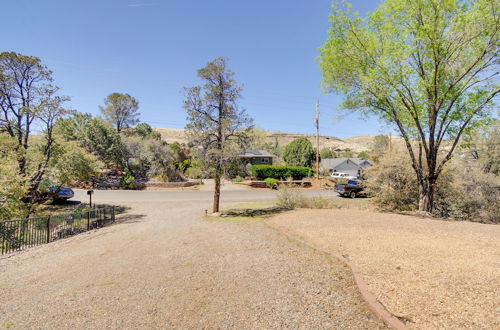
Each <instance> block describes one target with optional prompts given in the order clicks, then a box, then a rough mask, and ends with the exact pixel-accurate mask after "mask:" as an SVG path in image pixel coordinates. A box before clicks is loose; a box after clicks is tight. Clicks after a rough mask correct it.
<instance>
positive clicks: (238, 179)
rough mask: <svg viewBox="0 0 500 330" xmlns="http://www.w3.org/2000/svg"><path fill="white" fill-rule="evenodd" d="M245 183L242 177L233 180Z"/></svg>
mask: <svg viewBox="0 0 500 330" xmlns="http://www.w3.org/2000/svg"><path fill="white" fill-rule="evenodd" d="M243 181H245V180H244V179H243V178H242V177H237V178H234V179H233V182H243Z"/></svg>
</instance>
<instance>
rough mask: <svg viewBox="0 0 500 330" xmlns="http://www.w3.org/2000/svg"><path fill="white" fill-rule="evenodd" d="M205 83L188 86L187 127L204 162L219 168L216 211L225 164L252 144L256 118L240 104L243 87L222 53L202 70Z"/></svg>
mask: <svg viewBox="0 0 500 330" xmlns="http://www.w3.org/2000/svg"><path fill="white" fill-rule="evenodd" d="M198 77H199V78H200V79H202V80H203V81H204V85H203V86H196V87H191V88H187V89H186V100H185V101H184V109H185V110H186V112H187V122H188V124H187V125H186V130H187V133H188V136H189V137H190V139H191V140H192V141H196V143H197V144H199V145H200V147H201V148H203V152H201V153H200V155H201V156H202V157H203V163H204V164H206V165H207V167H208V168H212V169H213V170H214V172H215V177H214V180H215V191H214V203H213V212H214V213H215V212H218V211H219V200H220V183H221V177H222V174H223V172H224V167H225V166H226V165H227V164H228V163H230V162H231V161H232V160H233V159H235V157H236V155H237V154H238V153H239V152H240V151H241V149H243V148H244V147H246V145H247V144H248V136H249V130H250V129H251V127H252V126H251V123H252V120H251V119H250V118H249V117H248V116H247V114H246V112H245V111H244V110H243V109H240V107H239V106H238V100H239V98H240V97H241V90H242V88H241V87H240V86H239V85H238V84H237V83H236V81H235V80H234V73H233V72H232V71H231V70H229V69H228V67H227V60H226V59H224V58H222V57H219V58H216V59H215V60H213V61H211V62H209V63H208V64H207V66H206V67H204V68H202V69H200V70H198Z"/></svg>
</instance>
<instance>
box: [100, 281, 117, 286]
mask: <svg viewBox="0 0 500 330" xmlns="http://www.w3.org/2000/svg"><path fill="white" fill-rule="evenodd" d="M114 284H115V282H114V281H109V282H104V283H100V284H99V285H98V286H110V285H114Z"/></svg>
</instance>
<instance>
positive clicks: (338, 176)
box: [330, 172, 357, 180]
mask: <svg viewBox="0 0 500 330" xmlns="http://www.w3.org/2000/svg"><path fill="white" fill-rule="evenodd" d="M330 176H331V177H332V178H334V179H345V180H356V179H357V177H355V176H352V175H349V174H347V173H342V172H333V173H332V174H330Z"/></svg>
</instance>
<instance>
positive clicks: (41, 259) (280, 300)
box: [0, 194, 384, 329]
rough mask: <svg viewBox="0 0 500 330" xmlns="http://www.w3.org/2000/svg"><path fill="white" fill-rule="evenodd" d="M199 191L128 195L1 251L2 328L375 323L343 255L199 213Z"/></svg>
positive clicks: (260, 226) (255, 224)
mask: <svg viewBox="0 0 500 330" xmlns="http://www.w3.org/2000/svg"><path fill="white" fill-rule="evenodd" d="M96 195H97V194H96ZM151 196H153V195H151ZM127 198H129V199H130V195H128V197H127ZM203 198H205V197H203ZM203 198H201V199H200V200H199V201H198V202H196V203H193V202H188V201H185V200H179V201H176V202H161V201H156V202H151V201H150V202H147V201H140V202H127V206H129V207H131V210H130V211H129V212H128V214H127V215H125V216H122V217H120V218H119V219H118V223H117V224H116V225H113V226H110V227H106V228H103V229H101V230H98V231H93V232H90V233H85V234H81V235H79V236H76V237H73V238H69V239H66V240H61V241H57V242H54V243H51V244H48V245H44V246H41V247H38V248H34V249H31V250H28V251H25V252H22V253H18V254H14V255H11V256H10V257H7V258H1V259H0V301H1V303H0V327H10V328H14V329H25V328H37V329H38V328H39V329H53V328H66V329H67V328H78V329H103V328H247V329H248V328H253V329H260V328H287V329H290V328H294V329H296V328H302V329H312V328H315V329H324V328H329V329H331V328H335V329H378V328H384V325H383V324H381V323H380V322H379V321H378V320H377V319H375V318H374V317H373V316H372V314H371V313H370V312H369V311H368V309H367V307H366V306H365V304H364V302H363V301H362V299H361V297H360V294H359V293H358V291H357V288H356V286H355V284H354V281H353V278H352V276H351V274H350V272H349V271H348V270H347V269H346V267H344V266H343V265H342V264H341V263H339V262H338V261H336V260H334V259H330V258H329V257H328V256H326V255H324V254H322V253H319V252H317V251H315V250H312V249H309V248H307V247H304V246H301V245H300V243H298V242H295V241H293V240H289V239H288V238H287V237H286V236H284V235H283V234H281V233H279V232H278V231H276V230H275V229H272V228H270V227H268V226H267V225H266V224H265V223H264V222H262V221H236V222H228V221H225V222H223V221H216V222H209V221H205V220H203V219H202V217H201V215H202V213H203V210H204V209H205V208H207V206H209V205H210V201H209V199H203ZM109 202H111V200H110V201H109Z"/></svg>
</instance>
